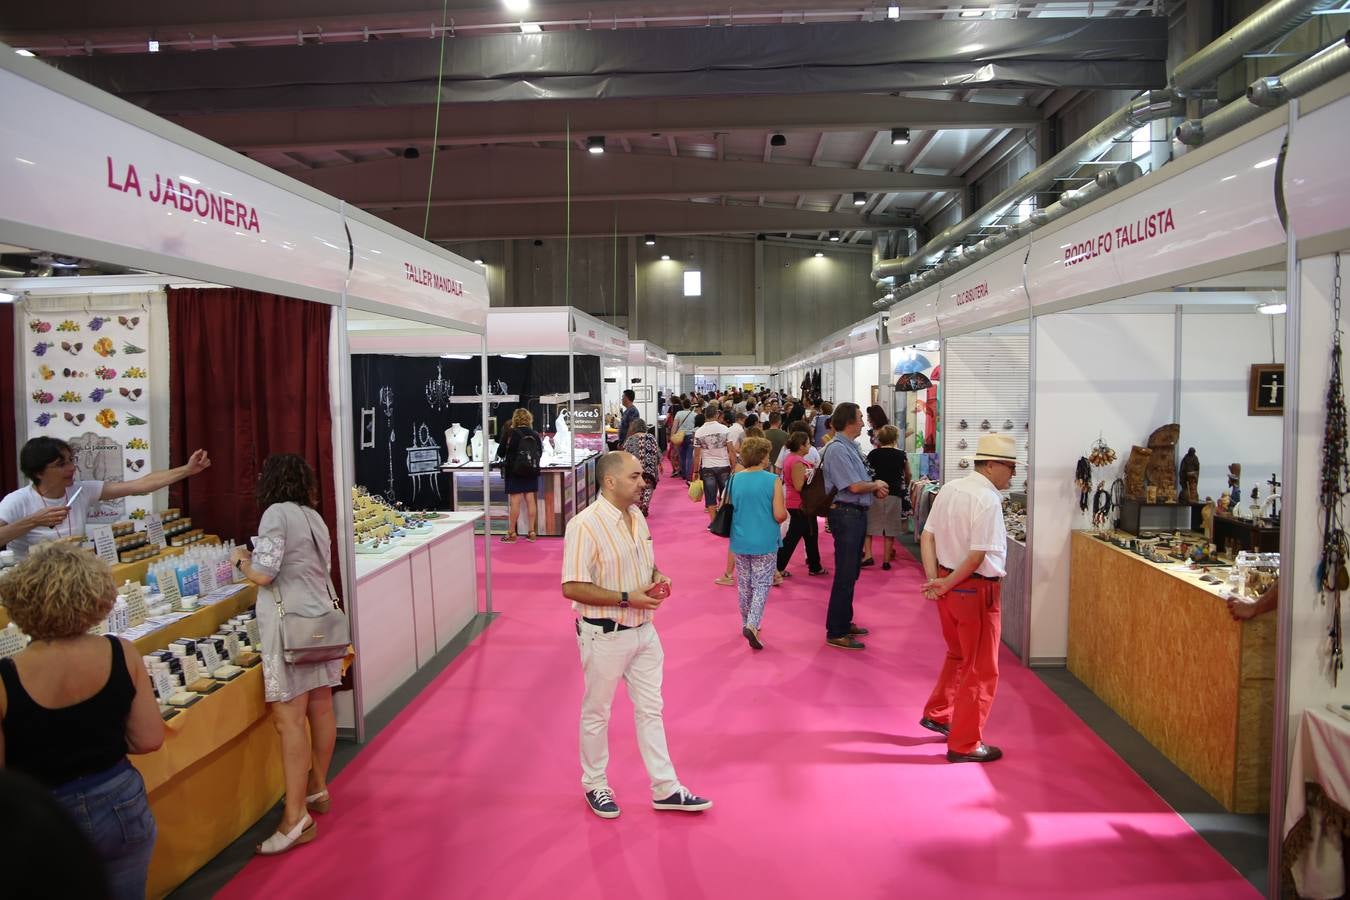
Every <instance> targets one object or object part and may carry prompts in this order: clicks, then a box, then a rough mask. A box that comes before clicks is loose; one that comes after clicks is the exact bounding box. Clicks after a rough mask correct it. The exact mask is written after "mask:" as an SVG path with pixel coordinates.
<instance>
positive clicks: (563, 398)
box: [539, 391, 591, 406]
mask: <svg viewBox="0 0 1350 900" xmlns="http://www.w3.org/2000/svg"><path fill="white" fill-rule="evenodd" d="M589 399H591V395H590V392H589V391H578V392H577V393H574V394H545V395H544V396H542V397H540V398H539V403H540V405H541V406H558V405H559V404H562V403H575V402H577V401H578V400H589Z"/></svg>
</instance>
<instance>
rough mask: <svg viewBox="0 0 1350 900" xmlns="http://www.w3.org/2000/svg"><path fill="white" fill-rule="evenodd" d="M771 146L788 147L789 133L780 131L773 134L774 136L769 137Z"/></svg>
mask: <svg viewBox="0 0 1350 900" xmlns="http://www.w3.org/2000/svg"><path fill="white" fill-rule="evenodd" d="M769 146H770V147H786V146H787V135H785V134H779V133H777V132H775V133H774V134H773V136H772V137H770V138H769Z"/></svg>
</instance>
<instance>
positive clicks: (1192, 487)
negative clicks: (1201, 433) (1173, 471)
mask: <svg viewBox="0 0 1350 900" xmlns="http://www.w3.org/2000/svg"><path fill="white" fill-rule="evenodd" d="M1180 474H1181V495H1180V499H1181V500H1182V501H1183V502H1186V503H1199V502H1200V492H1199V487H1200V457H1198V456H1196V455H1195V448H1194V447H1192V448H1190V449H1189V450H1187V451H1186V455H1185V456H1183V457H1182V458H1181V473H1180Z"/></svg>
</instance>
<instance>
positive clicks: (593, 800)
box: [586, 788, 619, 819]
mask: <svg viewBox="0 0 1350 900" xmlns="http://www.w3.org/2000/svg"><path fill="white" fill-rule="evenodd" d="M586 802H587V803H589V804H590V805H591V812H593V813H595V814H596V815H597V816H599V817H600V818H602V819H617V818H618V817H619V804H617V803H615V802H614V793H613V792H612V791H610V790H609V789H608V788H601V789H600V790H598V791H587V792H586Z"/></svg>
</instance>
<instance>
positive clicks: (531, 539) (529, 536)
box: [525, 531, 539, 544]
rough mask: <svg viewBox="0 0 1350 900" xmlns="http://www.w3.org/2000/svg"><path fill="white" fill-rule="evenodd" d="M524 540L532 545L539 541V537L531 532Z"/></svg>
mask: <svg viewBox="0 0 1350 900" xmlns="http://www.w3.org/2000/svg"><path fill="white" fill-rule="evenodd" d="M525 540H527V541H529V542H530V543H531V544H533V543H534V542H535V541H537V540H539V535H538V534H536V533H535V532H533V531H531V532H530V533H529V534H527V535H525Z"/></svg>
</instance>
